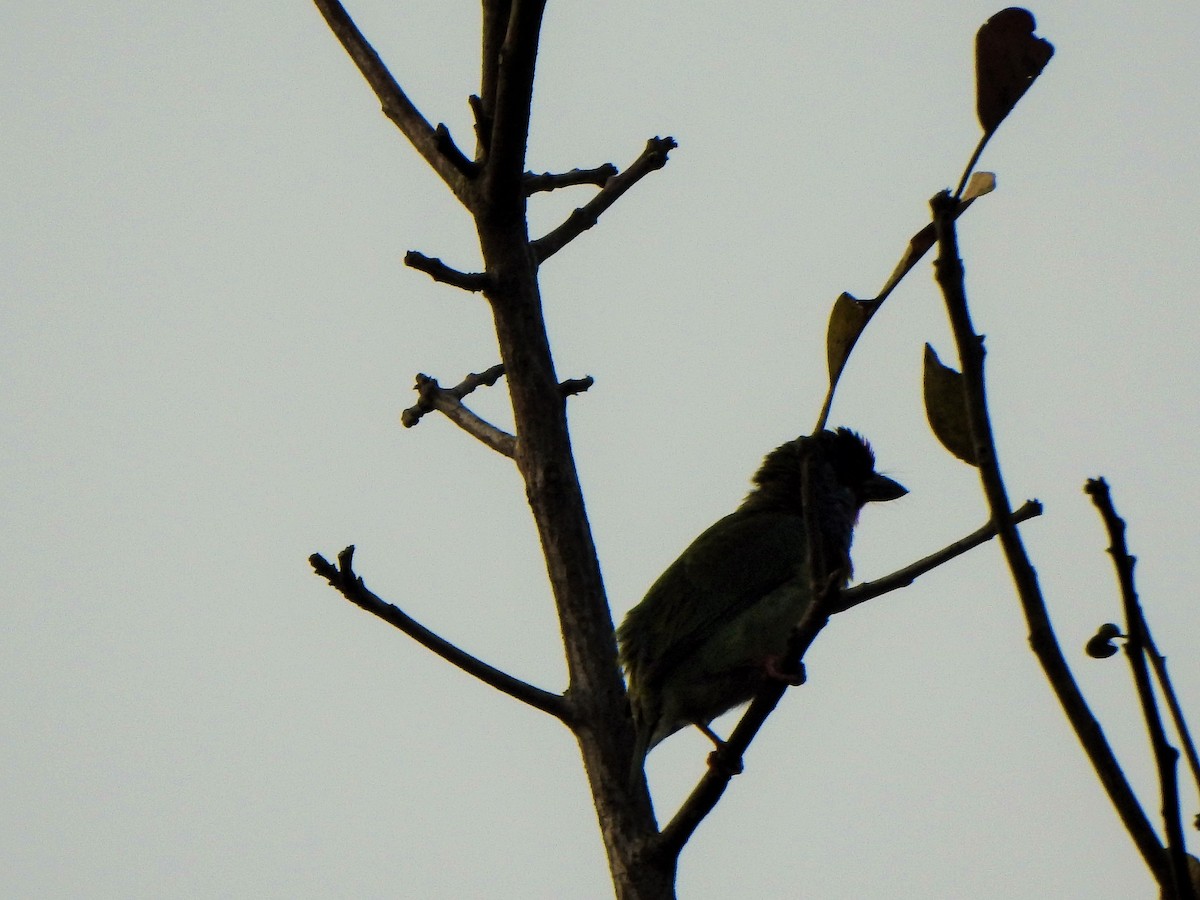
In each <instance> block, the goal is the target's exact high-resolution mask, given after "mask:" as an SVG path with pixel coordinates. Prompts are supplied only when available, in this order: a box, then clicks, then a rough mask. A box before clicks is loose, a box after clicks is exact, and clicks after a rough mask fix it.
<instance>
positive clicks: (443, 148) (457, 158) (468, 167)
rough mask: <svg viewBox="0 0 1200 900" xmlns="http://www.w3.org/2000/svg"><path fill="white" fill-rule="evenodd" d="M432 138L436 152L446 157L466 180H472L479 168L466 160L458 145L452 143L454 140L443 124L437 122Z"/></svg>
mask: <svg viewBox="0 0 1200 900" xmlns="http://www.w3.org/2000/svg"><path fill="white" fill-rule="evenodd" d="M434 138H435V140H436V142H437V148H438V151H439V152H440V153H441V154H442V156H444V157H446V160H447V161H448V162H449V163H450V165H452V166H454V168H456V169H458V171H460V172H462V174H463V175H465V176H467V178H474V177H475V176H476V175H478V174H479V166H477V165H476V164H475V163H474V162H473V161H472V160H470V159H467V156H466V154H465V153H463V152H462V151H461V150H459V149H458V144H456V143H454V138H453V137H451V136H450V129H449V128H447V127H446V123H445V122H438V126H437V130H436V131H435V132H434Z"/></svg>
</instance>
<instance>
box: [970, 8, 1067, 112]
mask: <svg viewBox="0 0 1200 900" xmlns="http://www.w3.org/2000/svg"><path fill="white" fill-rule="evenodd" d="M1035 28H1037V22H1036V21H1035V20H1034V18H1033V13H1031V12H1030V11H1029V10H1027V9H1022V8H1021V7H1019V6H1010V7H1009V8H1008V9H1002V10H1001V11H1000V12H998V13H996V14H995V15H994V16H992V17H991V18H990V19H988V20H987V22H985V23H984V25H983V27H982V28H980V29H979V33H978V34H976V36H975V92H976V110H977V111H978V113H979V124H980V125H982V126H983V131H984V133H985V134H987V135H990V134H991V133H992V132H994V131H995V130H996V129H997V128H998V127H1000V123H1001V122H1003V121H1004V117H1005V116H1007V115H1008V114H1009V113H1010V112H1012V109H1013V107H1014V106H1016V105H1017V101H1018V100H1020V99H1021V97H1022V96H1024V94H1025V92H1026V91H1027V90H1029V86H1030V85H1031V84H1033V82H1034V79H1036V78H1037V77H1038V75H1040V74H1041V72H1042V69H1044V68H1045V67H1046V63H1048V62H1050V57H1052V56H1053V55H1054V46H1053V45H1052V44H1051V43H1050V42H1049V41H1047V40H1046V39H1045V38H1039V37H1034V34H1033V31H1034V29H1035Z"/></svg>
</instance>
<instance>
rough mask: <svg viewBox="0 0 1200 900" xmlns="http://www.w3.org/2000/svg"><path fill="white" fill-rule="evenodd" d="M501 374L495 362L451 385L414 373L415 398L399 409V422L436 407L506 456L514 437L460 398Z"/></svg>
mask: <svg viewBox="0 0 1200 900" xmlns="http://www.w3.org/2000/svg"><path fill="white" fill-rule="evenodd" d="M503 374H504V366H503V365H502V364H501V365H495V366H492V367H491V368H490V369H487V370H486V371H484V372H480V373H478V374H477V373H474V372H472V373H471V374H470V375H468V376H467V377H466V378H464V379H463V380H462V381H460V382H459V383H458V384H456V385H455V386H454V387H452V388H444V387H442V386H441V385H440V384H438V381H437V379H436V378H431V377H430V376H428V375H425V374H424V373H418V374H417V377H416V383H415V384H414V385H413V389H414V390H415V391H416V392H417V402H416V403H415V404H413V405H412V406H410V407H409V408H408V409H406V410H404V411H403V412H402V413H400V424H401V425H403V426H404V427H405V428H412V427H413V426H414V425H416V424H417V423H418V422H419V421H421V418H422V416H424V415H425V414H426V413H427V412H431V411H433V410H435V409H436V410H437V411H438V412H440V413H442V414H443V415H444V416H446V418H448V419H449V420H450V421H451V422H453V423H454V424H455V425H457V426H458V427H459V428H461V429H462V430H463V431H465V432H467V433H468V434H469V435H471V436H472V437H474V438H476V439H477V440H479V441H481V442H482V443H484V444H487V446H489V447H491V448H492V449H493V450H495V451H496V452H497V453H499V454H501V455H502V456H507V457H509V458H510V459H512V458H514V457H515V456H516V450H517V439H516V437H514V436H513V435H511V434H509V433H508V432H507V431H503V430H502V429H500V428H497V427H496V426H495V425H492V424H491V423H490V422H487V421H485V420H484V419H482V418H480V417H479V416H477V415H476V414H475V413H473V412H471V410H469V409H467V407H465V406H463V404H462V398H463V397H465V396H467V394H469V393H471V392H472V391H474V390H475V389H476V388H478V387H491V386H492V385H494V384H495V383H496V382H497V381H499V380H500V376H501V375H503Z"/></svg>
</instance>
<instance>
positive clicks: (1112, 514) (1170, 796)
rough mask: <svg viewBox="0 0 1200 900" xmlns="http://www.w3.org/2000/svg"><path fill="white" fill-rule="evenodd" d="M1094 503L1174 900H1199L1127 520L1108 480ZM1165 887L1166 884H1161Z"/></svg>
mask: <svg viewBox="0 0 1200 900" xmlns="http://www.w3.org/2000/svg"><path fill="white" fill-rule="evenodd" d="M1084 490H1085V491H1086V492H1087V494H1088V496H1089V497H1091V498H1092V503H1094V504H1095V506H1096V509H1097V510H1099V511H1100V517H1101V518H1102V519H1103V520H1104V527H1105V528H1106V529H1107V531H1108V539H1109V547H1108V553H1109V555H1110V556H1111V557H1112V560H1113V566H1114V567H1115V568H1116V570H1117V583H1118V584H1119V585H1120V588H1121V605H1122V606H1123V607H1124V609H1125V633H1126V636H1127V640H1126V642H1125V656H1126V657H1127V658H1128V660H1129V668H1130V670H1131V672H1132V673H1133V683H1134V685H1135V687H1136V688H1137V695H1138V700H1139V701H1140V703H1141V706H1142V717H1143V718H1144V719H1145V721H1146V731H1147V732H1148V733H1149V735H1150V746H1151V748H1152V749H1153V750H1154V763H1155V767H1156V768H1157V769H1158V788H1159V792H1160V797H1161V799H1162V817H1163V831H1164V833H1165V834H1166V837H1167V856H1168V857H1169V858H1170V861H1171V876H1172V878H1173V881H1174V885H1173V887H1174V893H1173V894H1172V896H1173V897H1174V898H1175V900H1195V893H1194V892H1193V891H1192V884H1191V877H1190V876H1189V874H1188V861H1187V845H1186V844H1185V843H1184V839H1183V825H1182V822H1181V821H1180V817H1179V773H1178V765H1179V751H1178V750H1177V749H1175V748H1174V747H1173V746H1171V744H1170V742H1169V741H1168V740H1167V734H1166V731H1164V730H1163V723H1162V716H1161V714H1160V713H1159V711H1158V703H1157V702H1156V701H1155V699H1154V687H1153V685H1152V684H1151V683H1150V671H1149V669H1148V668H1147V666H1146V643H1147V641H1146V631H1147V629H1146V619H1145V616H1144V615H1143V614H1142V607H1141V604H1140V603H1139V602H1138V596H1137V588H1136V586H1135V585H1134V580H1133V568H1134V562H1135V560H1134V558H1133V557H1132V556H1131V555H1130V554H1129V549H1128V547H1127V546H1126V543H1125V520H1124V519H1122V518H1121V517H1120V516H1119V515H1117V511H1116V508H1115V507H1114V506H1113V502H1112V495H1111V494H1110V492H1109V489H1108V482H1106V481H1105V480H1104V479H1103V478H1090V479H1088V482H1087V486H1086V487H1085V488H1084ZM1160 884H1162V886H1163V887H1164V888H1165V887H1166V886H1167V885H1166V884H1165V883H1162V882H1160Z"/></svg>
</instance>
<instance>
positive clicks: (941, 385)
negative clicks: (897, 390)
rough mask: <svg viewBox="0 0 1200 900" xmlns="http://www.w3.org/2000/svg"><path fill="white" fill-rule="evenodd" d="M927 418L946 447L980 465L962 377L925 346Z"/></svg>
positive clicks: (960, 457)
mask: <svg viewBox="0 0 1200 900" xmlns="http://www.w3.org/2000/svg"><path fill="white" fill-rule="evenodd" d="M925 416H926V417H927V418H928V419H929V427H930V428H931V429H933V433H934V436H935V437H937V439H938V440H939V441H941V442H942V446H943V447H945V448H946V449H947V450H949V451H950V452H951V453H953V454H954V455H955V456H957V457H958V458H959V459H961V460H962V461H963V462H965V463H967V464H969V465H972V466H977V465H979V463H978V461H977V459H976V457H975V443H974V442H973V441H972V440H971V426H970V423H969V421H968V419H967V400H966V397H964V396H963V385H962V373H961V372H959V371H957V370H956V369H951V368H950V367H949V366H946V365H943V364H942V361H941V360H940V359H938V355H937V351H936V350H934V349H933V347H932V346H931V345H930V344H926V345H925Z"/></svg>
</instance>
